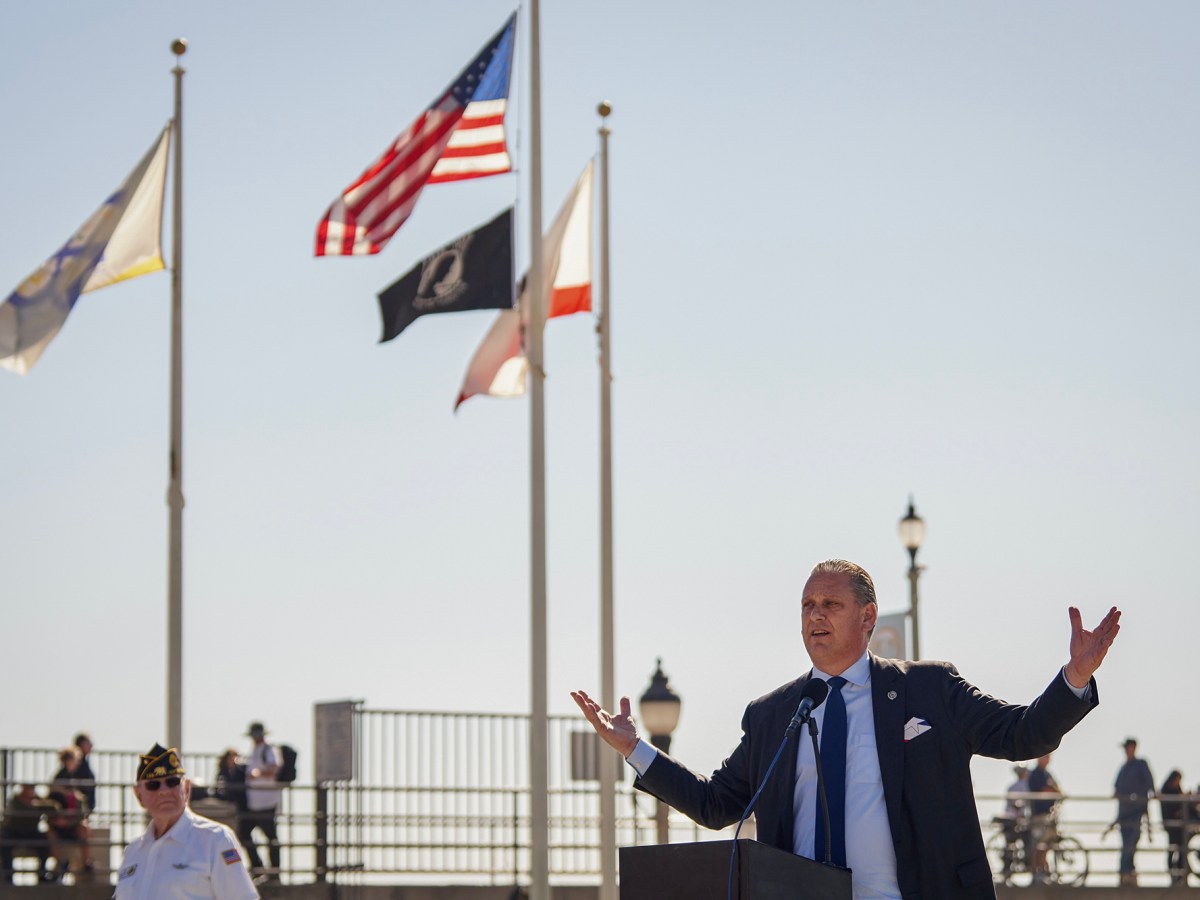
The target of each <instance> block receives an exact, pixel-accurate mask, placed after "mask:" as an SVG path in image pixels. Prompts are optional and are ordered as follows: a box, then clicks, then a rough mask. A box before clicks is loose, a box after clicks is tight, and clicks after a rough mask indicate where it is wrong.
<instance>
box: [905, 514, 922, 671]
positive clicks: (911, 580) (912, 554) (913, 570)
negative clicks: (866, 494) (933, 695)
mask: <svg viewBox="0 0 1200 900" xmlns="http://www.w3.org/2000/svg"><path fill="white" fill-rule="evenodd" d="M924 539H925V520H924V519H922V518H921V517H920V516H918V515H917V511H916V510H915V509H914V508H913V498H912V494H909V495H908V515H906V516H905V517H904V518H903V519H901V520H900V542H901V543H902V544H904V546H905V548H906V549H907V550H908V559H909V565H908V585H909V607H908V619H909V621H910V622H912V658H913V659H920V658H921V637H920V628H919V627H918V625H917V579H918V578H920V577H921V568H922V567H921V566H918V565H917V550H919V549H920V547H921V541H923V540H924Z"/></svg>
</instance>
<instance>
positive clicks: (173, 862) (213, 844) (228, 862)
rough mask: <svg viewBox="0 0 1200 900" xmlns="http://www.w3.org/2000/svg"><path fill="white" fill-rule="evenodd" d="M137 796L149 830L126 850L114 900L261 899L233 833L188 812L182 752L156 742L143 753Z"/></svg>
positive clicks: (135, 788) (135, 789) (187, 781)
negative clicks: (181, 759) (148, 818)
mask: <svg viewBox="0 0 1200 900" xmlns="http://www.w3.org/2000/svg"><path fill="white" fill-rule="evenodd" d="M133 793H134V795H135V796H136V797H137V800H138V803H140V804H141V805H142V807H143V808H144V809H145V810H146V812H147V814H148V815H149V816H150V826H149V827H148V828H147V829H146V832H145V834H143V835H142V836H141V837H138V838H136V839H135V840H134V841H133V843H131V844H130V845H129V846H128V847H127V848H126V850H125V857H124V859H123V860H122V861H121V868H120V870H119V872H118V873H117V890H116V893H115V894H114V895H113V896H114V898H115V900H185V898H186V900H193V898H212V900H257V898H258V891H257V890H256V889H255V887H254V884H253V883H252V882H251V880H250V873H249V872H248V871H247V870H246V864H245V861H244V855H243V853H242V848H241V845H240V844H238V841H237V837H235V836H234V833H233V832H232V831H231V830H230V829H229V828H227V827H225V826H224V825H222V824H220V823H219V822H214V821H212V819H206V818H204V817H203V816H198V815H196V814H195V813H194V812H192V811H191V810H190V809H188V801H189V800H190V799H191V796H192V783H191V781H190V779H188V777H187V773H186V772H185V771H184V769H183V764H182V763H181V762H180V760H179V751H178V750H176V749H174V748H171V749H167V748H166V747H163V746H161V745H159V744H155V745H154V746H153V747H152V748H151V749H150V751H149V752H147V753H144V754H142V756H141V760H140V762H139V763H138V771H137V781H136V783H135V784H134V786H133Z"/></svg>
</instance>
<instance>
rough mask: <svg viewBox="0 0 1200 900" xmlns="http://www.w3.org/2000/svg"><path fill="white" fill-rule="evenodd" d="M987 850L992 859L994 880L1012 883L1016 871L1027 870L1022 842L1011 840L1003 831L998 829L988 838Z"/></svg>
mask: <svg viewBox="0 0 1200 900" xmlns="http://www.w3.org/2000/svg"><path fill="white" fill-rule="evenodd" d="M987 852H988V856H989V857H991V859H992V873H993V874H992V878H993V880H994V881H998V882H1000V883H1001V884H1011V883H1012V877H1013V875H1014V874H1015V873H1017V872H1023V871H1025V868H1024V864H1025V863H1024V858H1023V854H1022V852H1021V844H1020V842H1009V840H1008V836H1007V835H1006V834H1005V833H1004V832H1003V831H997V832H996V833H995V834H993V835H992V836H991V837H990V838H988V842H987Z"/></svg>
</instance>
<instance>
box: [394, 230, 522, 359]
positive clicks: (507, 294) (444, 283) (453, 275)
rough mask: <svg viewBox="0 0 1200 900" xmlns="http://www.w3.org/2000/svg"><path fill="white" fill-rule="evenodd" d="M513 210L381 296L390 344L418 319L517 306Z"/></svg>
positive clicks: (451, 245)
mask: <svg viewBox="0 0 1200 900" xmlns="http://www.w3.org/2000/svg"><path fill="white" fill-rule="evenodd" d="M512 216H513V211H512V208H511V207H510V208H508V209H506V210H505V211H504V212H502V213H500V215H498V216H496V218H494V219H492V221H490V222H488V223H487V224H486V225H483V226H481V227H479V228H477V229H475V230H474V231H472V232H470V233H469V234H464V235H463V236H462V237H460V238H458V239H456V240H454V241H451V242H450V243H449V244H447V245H446V246H445V247H443V248H442V249H441V250H438V251H437V252H436V253H434V254H432V255H430V256H427V257H426V258H425V259H423V260H421V261H420V262H419V263H417V265H415V266H414V267H413V268H412V269H410V270H409V271H408V272H406V273H405V274H404V275H403V276H401V278H400V280H399V281H396V282H394V283H393V284H391V285H389V286H388V287H386V288H384V289H383V291H381V292H380V294H379V313H380V315H381V316H383V337H381V338H380V339H379V343H381V344H383V343H386V342H387V341H390V340H391V339H392V338H394V337H395V336H396V335H398V334H399V333H400V332H402V331H403V330H404V329H405V328H407V327H408V326H409V325H411V324H412V323H413V321H414V320H415V319H416V318H417V317H418V316H426V315H429V314H431V313H444V312H460V311H462V310H464V309H511V308H512V305H513V261H512V257H513V251H512Z"/></svg>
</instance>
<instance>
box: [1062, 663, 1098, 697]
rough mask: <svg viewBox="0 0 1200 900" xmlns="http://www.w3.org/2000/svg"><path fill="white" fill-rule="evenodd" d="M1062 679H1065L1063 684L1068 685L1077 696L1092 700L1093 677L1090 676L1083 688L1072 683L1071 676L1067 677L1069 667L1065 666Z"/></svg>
mask: <svg viewBox="0 0 1200 900" xmlns="http://www.w3.org/2000/svg"><path fill="white" fill-rule="evenodd" d="M1062 680H1063V684H1065V685H1066V686H1067V687H1069V688H1070V689H1071V693H1072V694H1074V695H1075V696H1076V697H1078V698H1079V699H1080V700H1091V699H1092V679H1090V678H1089V679H1088V683H1087V684H1085V685H1084V686H1083V687H1081V688H1077V687H1075V685H1073V684H1071V680H1070V679H1069V678H1067V667H1066V666H1063V667H1062Z"/></svg>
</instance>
